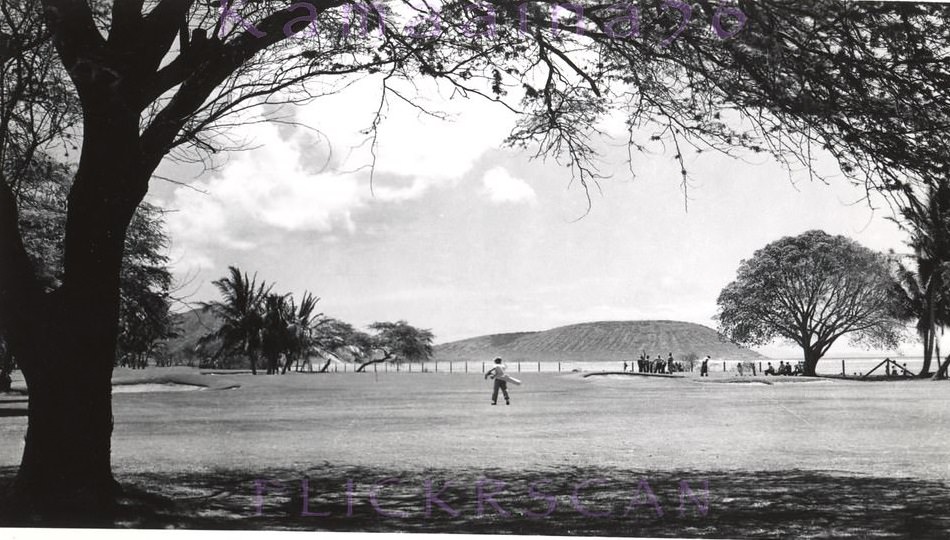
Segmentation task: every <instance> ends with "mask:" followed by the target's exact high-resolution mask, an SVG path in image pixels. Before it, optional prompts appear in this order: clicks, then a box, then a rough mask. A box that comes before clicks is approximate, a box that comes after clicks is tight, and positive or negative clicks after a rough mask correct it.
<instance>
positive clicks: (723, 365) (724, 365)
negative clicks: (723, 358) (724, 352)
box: [722, 362, 726, 371]
mask: <svg viewBox="0 0 950 540" xmlns="http://www.w3.org/2000/svg"><path fill="white" fill-rule="evenodd" d="M722 370H723V371H726V363H725V362H723V363H722Z"/></svg>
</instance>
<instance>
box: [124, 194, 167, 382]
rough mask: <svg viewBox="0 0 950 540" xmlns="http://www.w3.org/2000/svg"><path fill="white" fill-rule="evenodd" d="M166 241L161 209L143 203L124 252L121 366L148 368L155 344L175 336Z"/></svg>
mask: <svg viewBox="0 0 950 540" xmlns="http://www.w3.org/2000/svg"><path fill="white" fill-rule="evenodd" d="M167 243H168V238H167V237H166V236H165V231H164V226H163V221H162V213H161V211H160V210H159V209H158V208H156V207H155V206H152V205H150V204H148V203H143V204H142V205H140V206H139V210H138V212H136V215H135V217H133V218H132V223H131V225H130V226H129V234H128V236H127V237H126V241H125V244H126V246H125V252H124V255H123V257H124V260H125V263H124V264H123V265H122V274H121V280H122V285H121V293H122V296H121V299H120V304H119V341H118V347H117V353H116V361H117V362H118V363H120V364H122V365H128V366H130V367H138V368H144V367H146V366H147V365H148V360H149V357H150V356H151V355H152V352H153V351H154V350H155V347H156V345H157V344H158V343H160V342H161V341H162V340H164V339H167V338H169V337H173V336H174V335H175V324H174V322H173V320H172V314H171V309H170V305H171V302H170V297H169V290H170V289H171V286H172V275H171V271H170V270H169V269H168V256H167V255H166V254H165V250H166V247H167Z"/></svg>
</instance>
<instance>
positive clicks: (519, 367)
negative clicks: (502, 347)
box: [518, 360, 521, 373]
mask: <svg viewBox="0 0 950 540" xmlns="http://www.w3.org/2000/svg"><path fill="white" fill-rule="evenodd" d="M518 373H521V360H518Z"/></svg>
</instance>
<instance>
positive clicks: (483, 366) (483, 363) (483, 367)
mask: <svg viewBox="0 0 950 540" xmlns="http://www.w3.org/2000/svg"><path fill="white" fill-rule="evenodd" d="M482 373H485V362H482Z"/></svg>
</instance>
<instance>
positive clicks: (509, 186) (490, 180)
mask: <svg viewBox="0 0 950 540" xmlns="http://www.w3.org/2000/svg"><path fill="white" fill-rule="evenodd" d="M482 185H483V186H484V188H485V194H486V195H487V196H488V198H489V199H490V200H491V201H492V202H494V203H534V202H536V200H537V195H536V194H535V192H534V190H533V189H531V186H529V185H528V183H527V182H525V181H524V180H522V179H520V178H515V177H514V176H511V174H510V173H509V172H508V171H507V170H506V169H505V168H504V167H495V168H493V169H489V170H488V171H486V172H485V176H483V177H482Z"/></svg>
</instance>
